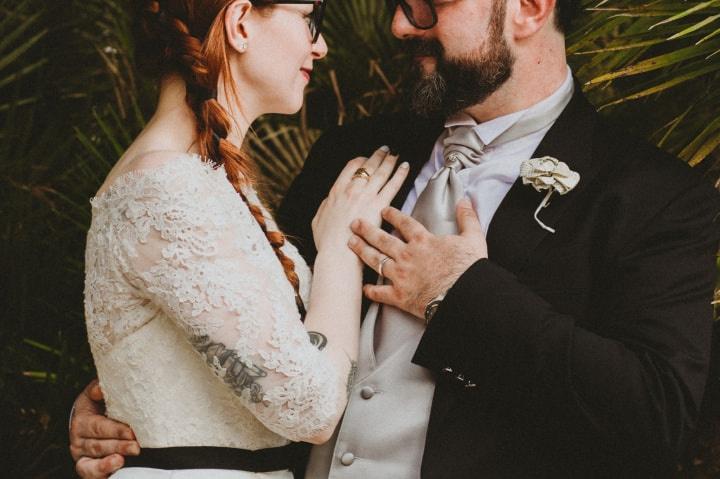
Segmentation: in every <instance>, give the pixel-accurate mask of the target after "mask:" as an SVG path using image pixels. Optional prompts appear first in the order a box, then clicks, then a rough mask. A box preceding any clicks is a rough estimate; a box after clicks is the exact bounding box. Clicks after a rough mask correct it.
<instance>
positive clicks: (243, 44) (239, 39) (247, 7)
mask: <svg viewBox="0 0 720 479" xmlns="http://www.w3.org/2000/svg"><path fill="white" fill-rule="evenodd" d="M252 8H253V7H252V4H251V3H250V0H235V1H234V2H232V3H231V4H230V5H228V7H227V9H226V10H225V19H224V20H225V34H226V35H225V36H226V38H227V40H228V43H229V44H230V46H231V47H232V48H233V49H234V50H235V51H236V52H238V53H245V52H246V51H247V49H248V46H249V44H250V42H249V40H248V32H247V28H246V23H247V22H248V20H249V19H250V11H251V10H252Z"/></svg>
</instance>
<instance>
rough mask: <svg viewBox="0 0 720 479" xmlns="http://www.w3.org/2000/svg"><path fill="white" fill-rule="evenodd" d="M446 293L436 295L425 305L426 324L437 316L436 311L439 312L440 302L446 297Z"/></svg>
mask: <svg viewBox="0 0 720 479" xmlns="http://www.w3.org/2000/svg"><path fill="white" fill-rule="evenodd" d="M445 294H446V293H441V294H439V295H437V296H435V297H434V298H433V299H431V300H430V302H429V303H428V304H427V306H425V326H427V325H428V324H429V323H430V320H431V319H432V318H433V316H435V313H437V310H438V308H439V307H440V303H442V301H443V299H445Z"/></svg>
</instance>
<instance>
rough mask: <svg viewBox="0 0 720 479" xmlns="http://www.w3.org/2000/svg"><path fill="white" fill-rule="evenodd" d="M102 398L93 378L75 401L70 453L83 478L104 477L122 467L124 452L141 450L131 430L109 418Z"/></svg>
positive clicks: (94, 478) (96, 478)
mask: <svg viewBox="0 0 720 479" xmlns="http://www.w3.org/2000/svg"><path fill="white" fill-rule="evenodd" d="M102 401H103V395H102V391H101V390H100V386H99V385H98V382H97V380H94V381H92V382H91V383H90V384H88V385H87V387H85V390H83V392H82V393H80V395H79V396H78V397H77V399H76V400H75V405H74V407H73V415H72V418H71V419H70V454H72V457H73V459H74V460H75V461H76V464H75V470H76V471H77V473H78V475H79V476H80V477H82V478H83V479H105V478H107V477H108V476H109V475H110V474H112V473H113V472H115V471H117V470H118V469H120V468H121V467H122V466H123V464H124V463H125V459H124V458H123V455H124V456H137V455H138V454H139V453H140V445H139V444H138V443H137V441H135V435H134V434H133V432H132V429H130V427H128V426H127V425H125V424H122V423H119V422H117V421H113V420H112V419H108V418H106V417H105V416H104V415H103V412H104V404H103V402H102Z"/></svg>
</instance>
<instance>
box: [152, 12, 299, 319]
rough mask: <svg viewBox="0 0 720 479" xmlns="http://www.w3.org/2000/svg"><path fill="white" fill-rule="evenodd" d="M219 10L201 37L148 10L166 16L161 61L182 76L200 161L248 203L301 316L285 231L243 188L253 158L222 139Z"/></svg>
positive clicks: (226, 119) (249, 181)
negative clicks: (272, 225) (220, 172)
mask: <svg viewBox="0 0 720 479" xmlns="http://www.w3.org/2000/svg"><path fill="white" fill-rule="evenodd" d="M224 12H225V9H224V8H222V9H221V10H220V12H219V13H218V14H217V15H216V16H215V20H214V22H213V23H212V25H211V26H210V28H209V29H208V32H207V35H206V36H205V39H204V41H201V40H200V39H199V38H197V37H196V36H194V35H193V34H192V33H191V29H190V28H189V27H188V24H187V23H186V22H185V21H183V20H182V19H180V18H179V16H177V15H172V16H168V15H169V14H168V13H166V12H163V11H160V12H153V13H157V14H158V16H159V17H161V18H162V17H166V18H164V19H163V20H162V23H164V24H165V25H166V26H167V32H166V35H164V36H165V38H166V39H167V40H168V41H167V44H166V46H165V50H164V55H163V57H164V58H163V60H164V61H163V64H165V65H167V66H166V67H165V68H166V69H167V70H169V71H177V72H178V73H180V74H181V75H182V77H183V79H184V80H185V84H186V88H187V95H186V98H185V100H186V102H187V104H188V106H189V107H190V108H191V109H192V111H193V112H194V113H195V118H196V120H197V132H198V144H199V149H200V155H201V157H202V158H204V159H205V161H211V162H212V163H213V164H214V165H215V166H216V167H220V166H224V167H225V171H226V174H227V178H228V180H229V181H230V183H231V184H232V185H233V188H235V191H237V193H238V194H239V195H240V197H241V198H242V200H243V201H244V202H245V204H246V205H247V206H248V208H249V210H250V213H251V214H252V215H253V217H254V218H255V221H256V222H257V223H258V225H259V226H260V229H261V230H262V232H263V233H264V234H265V237H266V238H267V240H268V242H269V243H270V245H271V246H272V248H273V251H274V252H275V255H276V256H277V258H278V260H279V261H280V264H281V265H282V267H283V270H284V272H285V276H286V277H287V279H288V281H289V282H290V284H291V285H292V287H293V289H294V290H295V301H296V303H297V306H298V310H299V311H300V315H301V320H304V318H305V307H304V304H303V301H302V298H301V296H300V278H299V277H298V275H297V272H296V271H295V263H294V262H293V260H292V259H290V258H289V257H288V256H287V255H286V254H285V253H284V252H283V250H282V247H283V245H285V235H284V234H283V233H281V232H280V231H271V230H269V229H268V226H267V221H266V218H265V215H264V214H263V212H262V209H261V208H260V206H259V205H256V204H253V203H251V202H250V201H249V199H248V197H247V195H246V194H245V192H244V191H243V188H244V187H246V186H252V185H253V183H254V176H255V175H254V171H253V168H252V163H251V161H250V160H249V158H247V156H246V155H245V154H244V153H243V152H242V150H241V149H240V148H239V147H237V146H236V145H234V144H233V143H232V142H230V141H229V140H227V136H228V133H229V131H230V126H231V120H230V116H229V115H228V113H227V112H226V111H225V109H224V108H223V106H222V105H221V104H220V102H218V101H217V99H216V98H215V94H214V91H215V86H216V85H217V83H218V78H219V76H220V73H221V72H222V73H223V74H224V78H225V80H226V84H232V82H231V73H230V69H229V67H228V65H227V61H226V58H227V57H226V51H225V39H224V29H223V24H222V20H223V17H224ZM186 13H187V12H186ZM190 13H192V12H190ZM189 20H192V19H189ZM190 23H192V22H190Z"/></svg>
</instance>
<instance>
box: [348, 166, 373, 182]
mask: <svg viewBox="0 0 720 479" xmlns="http://www.w3.org/2000/svg"><path fill="white" fill-rule="evenodd" d="M355 178H362V179H363V180H366V181H370V173H369V172H368V170H366V169H365V168H358V169H357V170H355V173H353V175H352V179H353V180H354V179H355Z"/></svg>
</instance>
